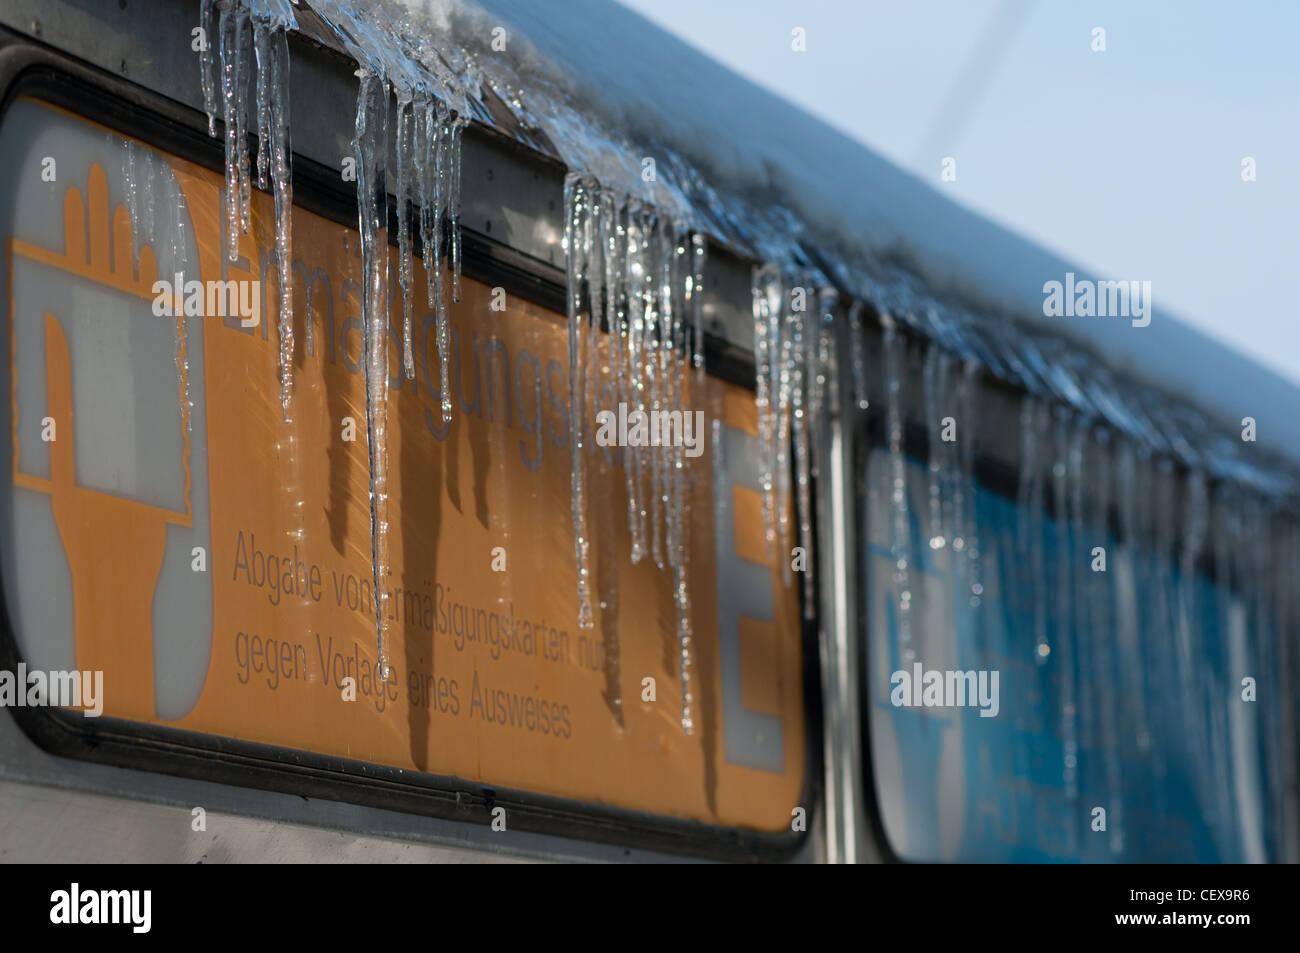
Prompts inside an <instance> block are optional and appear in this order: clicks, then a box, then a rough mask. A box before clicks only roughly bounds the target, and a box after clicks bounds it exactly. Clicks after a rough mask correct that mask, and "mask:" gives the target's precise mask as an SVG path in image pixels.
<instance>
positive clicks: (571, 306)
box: [564, 173, 593, 629]
mask: <svg viewBox="0 0 1300 953" xmlns="http://www.w3.org/2000/svg"><path fill="white" fill-rule="evenodd" d="M589 201H590V196H589V192H588V184H587V181H586V180H585V179H584V178H582V176H580V175H578V174H576V173H569V175H567V176H566V177H565V180H564V254H565V265H566V269H567V272H568V274H567V279H568V280H567V285H568V312H569V315H568V316H569V447H570V463H571V466H572V472H571V475H570V505H571V507H572V510H573V544H574V553H575V558H576V565H577V574H578V626H579V628H583V629H589V628H591V627H592V625H593V620H592V612H591V591H590V579H589V568H588V560H587V557H588V538H587V487H586V464H587V461H586V455H585V454H584V453H583V446H584V441H583V434H584V432H585V429H586V425H585V421H584V413H585V410H584V408H582V407H581V406H579V402H580V401H581V400H582V398H583V396H584V394H585V391H584V388H583V386H582V384H581V379H582V376H583V365H582V359H581V356H582V353H583V352H582V324H583V321H582V284H583V282H584V281H585V280H586V278H587V263H588V256H589V254H590V209H589V207H588V203H589Z"/></svg>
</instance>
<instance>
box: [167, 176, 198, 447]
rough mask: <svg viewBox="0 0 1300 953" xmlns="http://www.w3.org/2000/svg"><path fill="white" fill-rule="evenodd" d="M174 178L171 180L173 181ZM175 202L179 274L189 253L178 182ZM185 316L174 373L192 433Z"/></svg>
mask: <svg viewBox="0 0 1300 953" xmlns="http://www.w3.org/2000/svg"><path fill="white" fill-rule="evenodd" d="M174 181H175V180H173V182H174ZM175 199H176V200H175V202H174V203H173V204H172V208H174V209H175V210H176V221H175V222H174V223H173V229H172V267H173V268H174V269H175V270H176V271H177V272H178V273H180V274H184V273H185V272H187V271H188V270H189V254H188V252H187V250H186V249H187V246H188V242H187V241H186V238H185V220H186V219H187V218H188V217H189V215H188V209H187V208H186V207H185V193H184V192H183V191H181V189H180V186H179V184H177V185H176V188H175ZM185 322H186V316H185V315H184V314H182V315H181V316H180V317H178V318H177V319H176V373H177V375H178V377H179V378H180V384H181V396H182V398H183V400H184V402H185V405H184V410H185V432H186V433H192V432H193V429H194V401H193V400H191V399H190V359H189V342H188V341H187V339H186V337H185V330H186V324H185Z"/></svg>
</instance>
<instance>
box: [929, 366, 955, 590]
mask: <svg viewBox="0 0 1300 953" xmlns="http://www.w3.org/2000/svg"><path fill="white" fill-rule="evenodd" d="M943 376H944V375H943V373H942V362H941V360H940V350H939V348H938V347H937V346H936V345H934V344H931V345H930V346H929V347H928V348H926V351H925V365H924V368H923V369H922V372H921V381H922V388H923V398H924V401H925V421H926V428H925V429H926V434H927V436H928V437H929V438H930V446H929V450H930V453H929V457H930V458H929V461H928V462H927V465H926V470H927V472H928V474H929V494H930V548H931V549H943V548H944V546H946V545H948V540H947V538H946V537H945V536H944V525H943V476H944V473H943V458H944V447H943V435H942V431H943V422H942V420H941V418H940V414H939V387H940V384H941V382H942V377H943ZM956 568H957V567H956V565H955V564H954V565H953V570H954V571H955V570H956Z"/></svg>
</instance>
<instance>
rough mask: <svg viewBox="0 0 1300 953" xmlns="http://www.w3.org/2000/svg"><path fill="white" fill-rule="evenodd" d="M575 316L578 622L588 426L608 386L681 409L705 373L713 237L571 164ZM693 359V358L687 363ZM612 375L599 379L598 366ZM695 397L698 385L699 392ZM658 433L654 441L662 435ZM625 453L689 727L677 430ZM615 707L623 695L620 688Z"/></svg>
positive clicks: (584, 604)
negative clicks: (666, 584)
mask: <svg viewBox="0 0 1300 953" xmlns="http://www.w3.org/2000/svg"><path fill="white" fill-rule="evenodd" d="M564 208H565V220H564V225H565V230H564V247H565V260H566V264H567V285H568V319H569V428H570V444H569V446H570V452H571V463H572V474H571V490H572V498H571V504H572V510H573V538H574V551H575V558H576V565H577V580H578V625H579V626H581V627H584V628H586V627H590V626H592V625H593V624H594V621H595V619H594V615H593V612H592V594H591V559H592V552H591V548H592V540H591V534H590V531H589V529H588V513H587V510H588V501H587V487H588V474H587V469H588V460H587V457H588V455H589V450H588V449H587V439H588V430H589V428H590V427H591V426H593V424H594V421H595V419H596V415H597V413H599V412H601V411H602V410H606V411H611V412H612V411H614V409H615V408H613V407H604V406H602V397H601V394H602V393H603V394H607V395H610V399H611V401H612V402H613V403H616V404H622V405H624V406H625V407H626V408H627V417H628V419H629V420H633V419H634V418H633V415H634V414H635V415H636V419H640V420H650V421H658V420H661V419H669V418H666V417H662V416H661V415H663V414H665V413H667V414H668V415H676V416H677V417H682V416H683V415H684V414H687V413H690V411H689V410H688V409H687V398H688V396H689V377H690V375H689V374H688V370H690V369H693V370H694V373H695V377H696V381H697V382H698V381H700V380H702V375H703V373H704V350H703V334H702V332H703V328H702V294H703V282H704V264H705V253H706V252H705V249H706V245H705V241H704V236H703V235H701V234H699V233H691V232H690V231H689V230H688V229H687V227H686V225H685V224H684V223H681V222H675V221H673V220H672V219H670V218H669V217H667V216H664V215H661V214H660V213H658V212H657V211H656V210H655V209H654V208H652V207H650V206H648V205H646V204H644V203H642V202H639V201H637V200H635V199H631V198H629V197H628V196H626V195H622V194H619V193H617V192H615V191H613V190H610V189H602V188H601V186H600V185H599V183H598V182H597V181H596V180H595V179H594V178H592V177H590V176H584V175H581V174H577V173H573V174H570V175H569V176H568V177H567V178H566V180H565V186H564ZM688 365H689V367H688ZM602 368H605V369H607V373H608V374H609V376H610V378H611V380H612V386H611V387H608V388H600V387H599V383H600V382H599V380H598V378H599V376H600V372H601V369H602ZM696 397H697V399H698V397H699V395H696ZM656 442H657V441H656ZM623 450H624V455H623V461H622V463H623V470H624V482H625V488H626V494H627V521H628V535H629V537H630V539H631V553H630V556H631V561H632V562H633V563H634V564H635V563H639V562H640V561H641V560H642V559H644V558H645V557H646V556H647V555H648V556H650V557H651V558H652V559H653V560H654V563H655V565H656V566H657V567H659V568H660V569H664V568H667V569H669V570H670V571H671V573H672V590H673V599H674V603H675V607H676V611H677V645H678V656H679V659H678V668H679V677H680V681H681V702H682V710H681V720H682V729H683V730H684V731H685V732H686V733H687V734H690V733H691V732H692V730H693V724H694V719H693V716H692V710H691V708H692V690H691V678H692V647H691V602H690V589H689V585H688V571H689V570H688V557H689V536H690V522H689V514H690V506H689V502H688V495H689V492H690V485H689V480H688V474H687V469H686V452H685V447H684V446H682V445H681V441H668V442H666V443H665V444H664V445H659V446H637V445H630V446H627V447H625V448H623ZM613 703H614V705H615V706H618V705H619V704H620V700H619V698H618V696H617V694H616V695H615V698H614V700H613Z"/></svg>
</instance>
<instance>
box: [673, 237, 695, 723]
mask: <svg viewBox="0 0 1300 953" xmlns="http://www.w3.org/2000/svg"><path fill="white" fill-rule="evenodd" d="M693 239H694V236H688V235H687V233H686V230H685V226H680V225H679V226H674V232H673V235H672V260H671V262H670V263H669V267H667V268H666V269H665V278H666V280H667V287H666V289H665V291H666V294H667V296H668V301H669V302H670V308H671V310H670V313H669V315H668V317H669V320H668V321H667V322H665V324H666V327H667V339H668V358H669V367H668V372H667V374H668V376H667V382H668V389H669V399H668V403H669V407H670V409H671V410H673V411H675V412H677V413H679V414H680V416H681V420H682V425H683V427H685V426H686V422H687V420H688V415H689V414H690V411H689V410H687V409H686V408H685V406H684V405H683V397H684V392H685V387H686V369H685V363H686V362H685V358H684V356H683V355H684V351H683V350H682V349H683V348H684V347H685V330H684V328H685V315H684V314H683V312H682V310H681V309H680V308H676V307H672V306H671V302H672V299H673V296H674V294H676V289H677V288H678V287H681V288H682V289H683V292H682V299H681V300H682V302H683V306H685V302H686V300H687V299H686V296H687V290H686V289H688V288H689V289H690V293H694V292H695V291H696V290H698V289H700V288H702V287H703V281H702V278H701V277H700V276H701V275H702V271H703V259H702V257H701V254H696V253H695V246H694V245H692V246H691V248H690V249H689V252H688V247H687V241H688V240H692V241H693ZM688 253H689V254H690V255H691V258H690V260H689V261H688V260H687V255H688ZM687 265H690V266H691V267H690V268H689V269H688V268H687ZM694 317H695V315H694V314H692V318H693V319H694ZM695 340H697V341H698V340H699V338H698V337H697V338H696V339H695ZM692 363H694V361H693V359H692ZM701 367H702V365H696V370H697V373H699V372H700V370H701ZM694 437H695V439H696V440H702V439H703V438H704V435H703V434H701V433H696V434H695V435H694ZM667 480H668V491H669V499H668V504H667V512H668V520H669V533H668V562H669V565H670V566H671V567H672V570H673V593H674V596H675V602H676V606H677V651H678V670H679V675H680V680H681V694H682V731H683V732H685V733H686V734H688V735H689V734H692V733H693V731H694V718H693V713H692V691H691V679H692V675H693V673H692V666H693V664H694V660H693V658H692V651H693V650H692V640H693V630H692V626H691V597H690V589H689V580H690V573H689V556H688V553H689V547H688V541H687V537H688V536H689V533H690V521H689V518H688V516H689V505H688V503H687V500H686V492H687V486H686V448H685V446H684V444H683V441H680V440H678V441H674V443H673V446H672V453H671V461H670V470H669V473H668V477H667Z"/></svg>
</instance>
